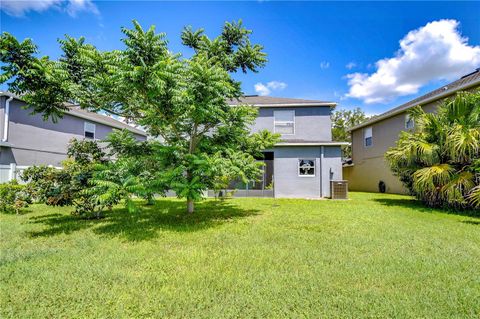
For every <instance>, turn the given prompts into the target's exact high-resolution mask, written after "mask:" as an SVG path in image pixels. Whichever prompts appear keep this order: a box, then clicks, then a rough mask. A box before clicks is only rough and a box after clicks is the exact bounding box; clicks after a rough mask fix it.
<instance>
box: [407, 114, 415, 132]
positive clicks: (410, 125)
mask: <svg viewBox="0 0 480 319" xmlns="http://www.w3.org/2000/svg"><path fill="white" fill-rule="evenodd" d="M414 126H415V121H414V120H413V118H412V117H411V116H410V115H409V114H407V115H406V116H405V128H407V129H410V128H413V127H414Z"/></svg>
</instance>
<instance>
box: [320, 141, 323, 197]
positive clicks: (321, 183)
mask: <svg viewBox="0 0 480 319" xmlns="http://www.w3.org/2000/svg"><path fill="white" fill-rule="evenodd" d="M323 154H324V146H321V147H320V198H323Z"/></svg>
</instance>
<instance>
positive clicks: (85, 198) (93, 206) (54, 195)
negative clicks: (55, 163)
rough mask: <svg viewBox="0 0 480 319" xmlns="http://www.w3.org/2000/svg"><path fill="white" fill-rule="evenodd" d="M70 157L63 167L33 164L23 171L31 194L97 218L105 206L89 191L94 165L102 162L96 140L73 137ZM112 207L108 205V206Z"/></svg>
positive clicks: (42, 200) (37, 198)
mask: <svg viewBox="0 0 480 319" xmlns="http://www.w3.org/2000/svg"><path fill="white" fill-rule="evenodd" d="M68 155H69V159H68V160H66V161H64V162H63V168H62V169H56V168H53V167H45V166H32V167H29V168H28V169H26V170H25V171H24V172H23V174H22V180H24V181H25V182H28V187H27V188H28V190H29V192H30V193H31V194H32V195H33V197H34V198H35V199H36V200H38V201H40V202H43V203H45V204H47V205H51V206H74V207H75V211H74V212H73V214H75V215H79V216H82V217H85V218H92V217H93V218H99V217H101V214H102V211H103V209H104V208H105V206H106V205H105V204H104V203H100V202H99V199H98V196H96V194H92V193H91V192H89V191H88V189H89V188H90V187H91V183H90V180H91V178H92V176H93V172H94V169H95V166H96V165H98V164H100V163H104V162H105V161H106V160H105V159H104V157H105V153H104V152H103V151H102V150H101V148H100V146H99V145H98V143H97V142H96V141H87V140H86V141H79V140H72V141H71V142H70V145H69V148H68ZM110 206H111V205H110Z"/></svg>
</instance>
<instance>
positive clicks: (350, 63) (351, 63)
mask: <svg viewBox="0 0 480 319" xmlns="http://www.w3.org/2000/svg"><path fill="white" fill-rule="evenodd" d="M356 66H357V63H355V62H353V61H352V62H348V63H347V64H346V65H345V67H346V68H347V69H349V70H351V69H353V68H354V67H356Z"/></svg>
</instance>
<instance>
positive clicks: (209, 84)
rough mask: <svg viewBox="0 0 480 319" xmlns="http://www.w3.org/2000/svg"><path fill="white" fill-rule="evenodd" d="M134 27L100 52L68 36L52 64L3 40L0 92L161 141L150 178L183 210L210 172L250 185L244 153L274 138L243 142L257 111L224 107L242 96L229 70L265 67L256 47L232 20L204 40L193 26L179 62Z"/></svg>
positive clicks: (47, 111) (253, 173)
mask: <svg viewBox="0 0 480 319" xmlns="http://www.w3.org/2000/svg"><path fill="white" fill-rule="evenodd" d="M133 24H134V28H133V29H127V28H122V32H123V34H124V37H123V39H122V42H123V44H124V49H123V50H113V51H100V50H98V49H96V48H95V47H94V46H93V45H90V44H86V43H85V40H84V39H83V38H80V39H74V38H71V37H68V36H67V37H66V38H65V39H64V40H61V41H60V46H61V49H62V51H63V54H62V56H61V58H60V59H59V60H56V61H53V60H50V59H49V58H48V57H43V58H37V57H36V56H35V55H36V54H37V48H36V46H35V45H34V44H33V43H32V41H31V40H29V39H27V40H24V41H23V42H19V41H17V40H16V39H15V38H14V37H13V36H12V35H10V34H8V33H3V35H2V36H1V38H0V45H1V48H2V49H1V51H0V62H2V64H3V65H2V70H3V71H4V73H3V74H2V76H1V78H0V79H1V82H7V81H9V89H10V90H12V91H13V92H15V93H17V94H21V95H22V96H23V97H24V99H25V101H26V102H27V103H28V104H29V105H30V106H31V107H32V110H33V112H35V113H41V114H43V116H44V117H46V118H49V117H51V118H53V119H54V120H56V119H58V117H61V116H62V115H63V112H64V111H65V109H66V107H67V106H66V105H65V101H68V102H72V103H76V104H79V105H80V106H81V107H82V108H85V109H89V110H91V111H100V110H102V111H104V112H107V113H110V114H115V115H119V116H122V117H124V118H125V119H126V120H127V121H133V122H135V123H136V124H138V125H141V126H142V127H144V128H145V129H146V130H147V132H148V133H149V135H150V136H152V137H153V138H161V139H162V141H163V143H162V147H157V148H156V152H155V160H156V162H157V163H158V164H157V166H158V167H161V168H162V169H161V171H159V172H158V174H157V176H156V178H157V179H158V180H159V182H158V184H159V185H162V186H161V187H159V191H160V192H162V191H165V189H164V188H165V187H168V188H169V189H171V190H174V191H175V192H176V193H177V195H178V196H179V197H183V198H186V199H187V208H188V212H193V211H194V201H195V200H198V199H200V198H201V196H202V194H203V192H204V191H205V190H207V189H209V188H212V187H213V186H214V184H215V181H216V180H218V178H219V174H226V173H227V172H228V174H229V176H230V177H232V175H238V176H240V177H242V178H245V179H249V180H253V179H256V178H257V177H258V176H259V175H260V174H259V173H260V171H259V170H260V166H259V164H258V163H257V162H256V160H255V157H254V155H253V154H252V152H253V150H254V152H256V153H257V152H258V151H261V150H262V148H264V147H269V146H272V145H273V144H272V143H274V141H275V138H276V137H275V136H273V135H272V134H270V133H267V132H261V133H259V134H256V135H254V136H252V135H251V134H250V132H249V127H250V125H251V124H252V123H253V122H254V120H255V118H256V115H257V112H256V110H255V109H254V108H251V107H249V106H244V105H243V106H242V105H240V106H236V107H230V106H229V105H228V104H227V100H228V99H232V98H238V97H240V96H241V95H242V92H241V90H240V83H239V82H237V81H235V80H234V79H233V78H232V77H231V73H233V72H237V71H241V72H244V73H247V72H257V71H258V69H259V68H261V67H263V66H264V65H265V63H266V58H265V56H266V55H265V53H264V52H263V51H262V50H263V47H262V46H261V45H258V44H251V42H250V34H251V31H250V30H247V29H245V28H244V27H243V26H242V23H241V21H239V22H238V23H228V22H227V23H225V25H224V27H223V29H222V32H221V34H220V35H219V36H217V37H215V38H213V39H211V38H209V37H207V36H206V35H205V33H204V31H203V30H202V29H200V30H196V31H194V30H192V28H190V27H187V28H185V29H184V31H183V33H182V36H181V37H182V42H183V44H184V45H185V46H187V47H188V48H190V49H191V50H192V51H193V52H192V55H191V56H190V57H189V58H185V57H182V56H181V55H179V54H174V53H172V52H171V51H170V50H168V46H167V41H166V39H165V34H163V33H156V32H155V28H154V27H153V26H152V27H150V28H149V29H148V30H147V31H144V30H143V29H142V27H141V26H140V24H138V23H137V22H136V21H134V22H133ZM232 171H233V172H235V174H232V173H230V172H232Z"/></svg>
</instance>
